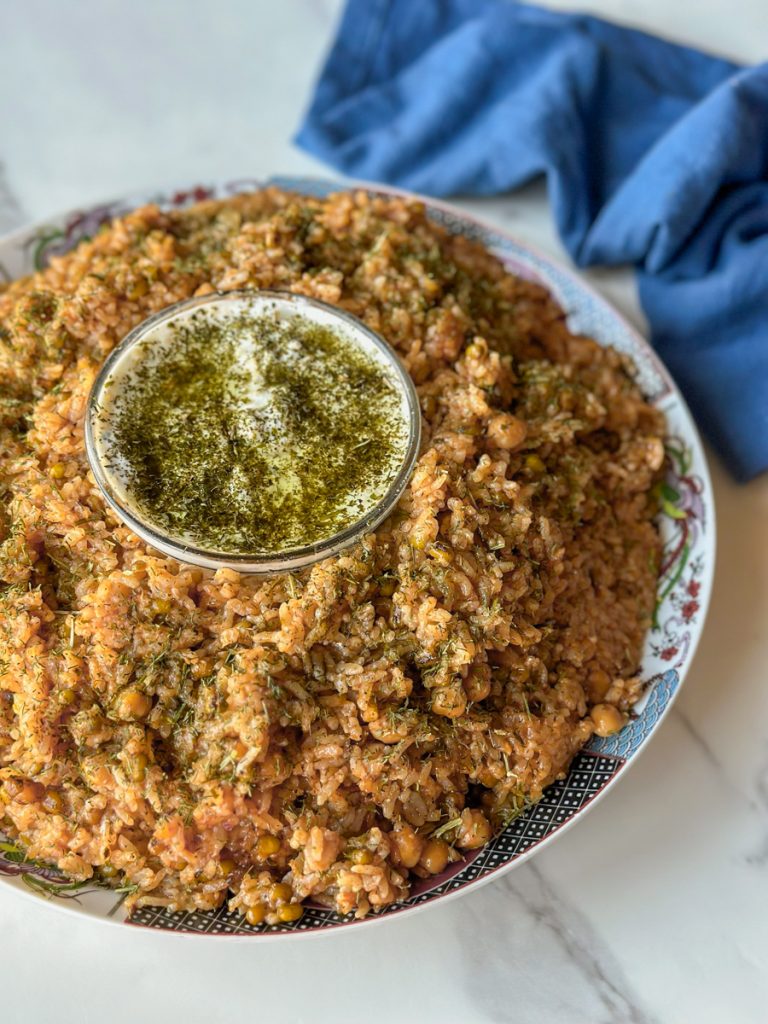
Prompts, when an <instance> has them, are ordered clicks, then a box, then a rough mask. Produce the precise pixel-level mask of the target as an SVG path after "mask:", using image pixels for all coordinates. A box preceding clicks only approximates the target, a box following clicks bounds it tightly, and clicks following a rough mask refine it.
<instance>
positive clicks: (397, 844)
mask: <svg viewBox="0 0 768 1024" xmlns="http://www.w3.org/2000/svg"><path fill="white" fill-rule="evenodd" d="M389 838H390V841H391V843H392V850H393V853H394V855H395V859H396V860H397V861H398V862H399V863H400V864H402V866H403V867H404V868H415V867H416V865H417V864H418V863H419V858H420V857H421V853H422V850H423V849H424V840H423V839H422V838H421V836H420V835H419V834H418V833H417V832H415V831H414V829H412V828H411V826H410V825H399V826H398V827H397V828H395V829H393V830H392V831H391V832H390V833H389Z"/></svg>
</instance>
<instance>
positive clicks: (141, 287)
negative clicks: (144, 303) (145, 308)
mask: <svg viewBox="0 0 768 1024" xmlns="http://www.w3.org/2000/svg"><path fill="white" fill-rule="evenodd" d="M148 291H149V283H148V281H147V279H146V278H145V277H137V278H135V280H134V281H133V283H132V284H130V285H129V286H128V288H127V289H126V293H125V294H126V298H128V299H131V300H132V301H135V300H136V299H141V298H143V297H144V296H145V295H146V294H147V292H148Z"/></svg>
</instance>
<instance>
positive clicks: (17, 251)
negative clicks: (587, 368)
mask: <svg viewBox="0 0 768 1024" xmlns="http://www.w3.org/2000/svg"><path fill="white" fill-rule="evenodd" d="M265 184H272V185H278V186H280V187H282V188H286V189H292V190H295V191H297V192H303V193H306V194H311V195H317V196H323V195H327V194H328V193H329V192H332V191H335V190H338V189H339V188H344V187H349V186H348V185H346V186H345V185H340V184H339V183H334V182H329V181H321V180H318V179H314V178H312V179H307V178H287V177H276V178H271V179H270V180H269V181H268V182H260V181H254V180H249V179H241V180H237V181H229V182H221V183H217V184H213V185H204V186H203V185H199V186H194V187H192V188H184V189H169V190H161V191H159V192H157V193H155V194H152V195H138V196H133V197H130V198H127V199H123V200H120V201H117V202H113V203H107V204H102V205H100V206H95V207H92V208H90V209H87V210H82V211H75V212H71V213H68V214H66V215H64V216H61V217H58V218H55V219H53V220H51V221H49V222H47V223H46V224H44V225H36V226H32V227H29V228H25V229H22V230H20V231H17V232H15V233H13V234H11V235H7V236H6V237H5V238H3V239H0V277H4V278H6V279H8V280H11V279H13V278H16V277H19V276H21V275H22V274H27V273H30V272H31V271H33V270H35V269H40V268H42V267H44V266H45V265H46V264H47V262H48V261H49V260H50V259H51V257H53V256H56V255H60V254H62V253H65V252H67V251H69V250H70V249H71V248H73V246H75V245H76V244H77V243H78V242H80V241H82V240H83V239H85V238H87V237H89V236H91V235H93V234H94V232H95V231H97V230H98V228H99V227H100V226H101V225H102V224H103V223H105V222H106V221H108V220H109V219H110V218H112V217H114V216H117V215H119V214H122V213H126V212H127V211H129V210H131V209H134V208H135V207H136V206H140V205H141V204H143V203H146V202H157V203H159V204H160V205H162V206H164V207H166V208H178V207H183V206H187V205H189V204H190V203H194V202H196V201H199V200H201V199H209V198H225V197H227V196H232V195H237V194H238V193H241V192H247V191H251V190H253V189H255V188H260V187H263V186H264V185H265ZM364 187H365V188H366V189H367V190H368V191H370V192H376V193H382V194H389V195H392V194H396V195H403V194H404V193H402V192H398V191H397V190H394V189H388V188H384V187H380V186H371V185H365V186H364ZM419 198H420V199H422V201H423V202H424V203H425V205H426V207H427V210H428V213H429V215H430V216H431V217H433V218H434V220H436V221H438V222H439V223H440V224H442V225H444V226H445V227H446V228H447V229H448V230H450V231H452V232H458V233H461V234H464V235H467V236H469V237H470V238H473V239H476V240H477V241H480V242H482V243H483V244H484V245H486V246H487V247H488V248H489V249H491V250H492V251H493V252H494V253H495V254H496V255H497V256H498V257H499V258H500V259H501V260H502V261H503V262H504V263H505V265H506V266H507V267H508V268H509V269H510V270H511V271H512V272H514V273H515V274H518V275H520V276H522V277H525V278H528V279H531V280H534V281H537V282H539V283H540V284H543V285H544V286H545V287H546V288H548V289H549V291H550V292H551V293H552V294H553V295H554V297H555V299H556V300H557V302H558V303H559V304H560V306H561V307H562V308H563V310H564V311H565V312H566V315H567V318H568V324H569V327H570V328H571V330H572V331H574V332H576V333H581V334H586V335H589V336H591V337H592V338H594V339H595V340H596V341H598V342H599V343H600V344H602V345H608V344H610V345H613V346H614V348H616V349H618V350H619V351H621V352H623V353H626V354H627V355H628V356H630V357H631V359H632V360H633V362H634V365H635V367H636V379H637V383H638V385H639V387H640V389H641V390H642V392H643V394H644V395H645V396H646V398H647V399H648V400H649V401H650V402H652V403H653V404H654V405H655V406H657V407H658V408H659V409H661V410H662V411H663V413H664V415H665V416H666V420H667V425H668V433H667V437H666V441H665V443H666V450H667V466H668V470H667V476H666V481H665V484H664V487H663V492H662V512H661V514H660V516H659V528H660V530H661V535H662V539H663V545H664V548H663V560H662V567H661V575H660V580H659V589H658V601H657V608H656V613H655V617H654V624H653V628H652V630H651V631H650V632H649V634H648V636H647V637H646V643H645V649H644V652H643V656H642V661H641V677H642V679H643V681H644V682H645V684H646V686H645V688H644V691H643V696H642V698H641V699H640V700H639V701H638V703H637V704H636V705H635V707H634V709H633V715H632V717H631V718H630V720H629V722H628V723H627V725H626V726H625V727H624V729H622V730H621V732H619V733H617V734H615V735H613V736H611V737H609V738H607V739H599V738H596V737H595V738H593V739H592V740H591V742H590V743H589V744H588V746H587V747H585V748H584V749H583V750H582V751H581V752H580V753H579V754H578V755H577V756H576V758H575V759H574V761H573V764H572V766H571V770H570V772H569V774H568V776H567V778H566V779H564V780H563V781H561V782H556V783H554V784H553V785H552V786H550V787H549V788H548V789H547V790H546V792H545V794H544V797H543V798H542V800H541V801H540V802H539V803H537V804H536V805H535V806H533V807H531V808H529V809H528V810H527V811H526V812H525V813H523V814H522V815H521V816H520V817H518V818H517V819H516V820H515V821H514V822H513V823H512V824H511V825H509V826H508V827H507V828H506V829H505V830H504V831H503V832H502V833H500V834H499V835H498V836H496V838H495V839H493V840H492V841H491V842H490V843H488V844H487V845H486V846H484V847H483V848H482V849H480V850H478V851H476V852H474V853H473V854H471V855H469V856H467V857H466V858H465V859H464V860H463V861H461V862H459V863H458V864H454V865H452V866H451V867H450V868H449V869H447V870H446V872H444V873H443V874H442V875H438V876H436V877H433V878H430V879H427V880H425V881H423V882H420V883H419V884H418V885H416V886H414V887H413V890H412V893H411V895H410V896H409V898H408V899H407V900H403V901H402V902H399V903H396V904H393V905H392V906H390V907H388V908H387V909H386V910H384V911H382V912H379V913H377V914H373V915H370V916H369V917H367V918H364V919H363V920H362V921H356V920H353V919H349V918H342V917H339V916H338V915H337V914H335V913H333V912H332V911H330V910H327V909H325V908H323V907H319V906H316V907H313V906H308V907H307V908H306V910H305V913H304V916H303V917H302V918H301V920H300V921H298V922H295V923H293V924H290V925H280V926H277V927H273V928H266V927H265V926H263V925H261V926H251V925H249V924H248V923H247V922H246V921H245V920H244V919H243V918H242V917H241V916H240V915H239V914H232V913H230V912H229V911H227V910H226V908H224V907H223V908H220V909H219V910H217V911H209V912H199V911H195V912H187V913H172V912H169V911H167V910H164V909H162V908H153V907H145V908H141V909H139V910H136V911H134V913H133V915H132V916H131V918H130V920H128V919H127V918H126V913H125V910H124V909H123V905H122V900H123V897H121V896H120V895H119V894H117V893H115V891H114V890H110V889H101V888H98V887H95V886H94V885H93V883H90V882H87V883H69V882H67V880H66V879H64V878H62V877H61V876H60V875H58V874H57V873H56V872H55V871H54V870H53V869H49V868H45V867H39V866H36V865H33V864H29V863H24V862H23V861H21V860H20V858H19V856H18V854H16V853H15V852H14V848H13V846H12V844H8V843H6V844H3V843H2V841H1V837H0V885H1V886H2V891H11V890H12V891H15V892H18V893H24V894H26V895H28V896H31V897H32V898H37V899H39V898H41V897H43V898H46V899H48V900H49V902H50V905H52V906H56V907H59V908H61V909H66V910H69V911H73V912H77V913H79V914H85V915H89V916H90V917H92V918H94V919H97V920H101V921H108V922H112V923H114V924H118V925H124V926H128V927H133V928H142V927H143V928H152V929H160V930H165V931H171V932H184V933H194V934H198V935H208V936H221V935H229V936H233V935H234V936H243V937H247V938H249V939H251V940H253V939H261V940H263V941H266V940H268V939H278V938H286V937H289V936H293V937H298V936H300V935H313V934H328V933H330V932H332V931H335V930H338V929H340V928H364V927H370V926H371V925H372V924H375V923H376V922H381V921H386V920H389V919H391V918H392V917H394V916H397V915H401V914H405V913H413V912H415V911H416V910H418V909H423V908H426V907H429V906H432V905H434V904H435V903H436V902H437V901H438V900H445V899H447V898H450V897H454V896H457V895H459V894H460V893H466V892H468V891H469V890H471V889H473V888H476V887H477V886H479V885H482V884H484V883H485V882H488V881H490V880H491V879H492V878H495V877H497V876H498V875H501V874H503V873H505V872H507V871H511V870H512V869H513V868H514V867H516V866H517V865H519V864H522V863H523V862H524V861H525V860H527V859H528V858H530V857H532V856H534V854H536V853H537V852H538V851H539V850H541V849H543V848H544V847H545V846H546V845H547V844H548V843H551V842H552V841H553V840H554V839H555V838H556V837H557V836H559V835H562V833H563V832H564V831H565V829H566V828H569V827H570V826H571V825H573V824H574V823H575V822H576V821H578V820H580V819H581V818H583V817H584V815H585V813H586V812H587V811H588V810H589V808H590V807H591V806H593V805H594V803H595V802H596V801H597V800H598V799H601V798H602V797H603V796H604V795H605V794H606V793H607V792H608V790H610V789H611V788H612V787H613V786H614V785H615V784H616V782H617V781H618V780H619V778H620V777H621V776H622V774H623V773H624V772H625V771H626V769H627V768H628V766H629V765H630V764H631V763H632V762H633V761H634V760H635V759H636V758H637V756H638V754H639V753H640V751H641V750H642V749H643V747H644V746H645V744H646V743H647V742H648V740H649V739H650V737H651V735H652V734H653V733H654V732H655V730H656V729H657V728H658V727H659V724H660V723H661V721H662V719H663V718H664V716H665V715H666V714H667V712H668V711H669V709H670V707H671V705H672V702H673V701H674V699H675V697H676V696H677V693H678V692H679V689H680V686H681V684H682V682H683V680H684V678H685V676H686V674H687V672H688V669H689V668H690V664H691V661H692V659H693V655H694V652H695V650H696V645H697V643H698V641H699V638H700V636H701V632H702V628H703V624H704V617H705V614H706V609H707V605H708V602H709V597H710V591H711V587H712V578H713V572H714V563H715V518H714V503H713V498H712V486H711V482H710V479H709V473H708V470H707V464H706V460H705V457H704V453H703V450H702V446H701V441H700V439H699V435H698V433H697V430H696V427H695V426H694V424H693V421H692V419H691V416H690V413H689V412H688V408H687V406H686V404H685V402H684V401H683V398H682V397H681V395H680V392H679V391H678V390H677V387H676V386H675V384H674V383H673V381H672V379H671V377H670V375H669V373H668V372H667V370H666V369H665V367H664V366H663V365H662V363H661V362H660V360H659V359H658V357H657V356H656V354H655V353H654V351H653V350H652V349H651V347H650V346H649V345H648V343H647V342H646V341H645V339H644V338H643V337H642V336H641V335H640V334H638V333H637V331H635V330H634V328H632V327H631V326H630V325H629V324H628V323H627V322H626V320H624V318H623V317H622V316H620V314H619V313H617V312H616V310H614V309H613V308H612V307H611V306H610V305H609V304H608V303H607V302H606V301H605V300H604V299H603V298H602V297H601V296H600V295H598V294H597V293H596V292H595V291H593V290H592V289H591V288H590V287H589V286H588V285H586V284H585V283H584V282H583V281H582V280H581V279H580V278H578V277H577V276H576V275H575V274H574V273H572V272H571V271H570V270H568V269H566V268H564V267H562V266H560V265H559V264H557V263H555V262H554V261H552V260H550V259H549V258H548V257H546V256H544V255H542V254H541V253H539V252H536V251H535V250H534V249H532V248H531V247H530V246H528V245H524V244H522V243H521V242H519V241H517V240H516V239H514V238H512V237H510V236H509V235H506V234H504V233H503V232H501V231H499V230H497V229H496V228H494V227H492V226H490V225H488V224H484V223H482V222H480V221H478V220H475V219H474V218H471V217H469V216H467V215H466V214H464V213H463V212H461V211H459V210H457V209H455V208H453V207H451V206H449V205H447V204H444V203H440V202H437V201H434V200H431V199H426V198H424V197H419ZM650 799H651V796H650V794H649V800H650Z"/></svg>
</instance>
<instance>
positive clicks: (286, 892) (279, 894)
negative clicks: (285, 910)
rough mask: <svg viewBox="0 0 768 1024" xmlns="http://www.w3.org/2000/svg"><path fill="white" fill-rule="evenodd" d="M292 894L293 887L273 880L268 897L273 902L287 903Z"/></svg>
mask: <svg viewBox="0 0 768 1024" xmlns="http://www.w3.org/2000/svg"><path fill="white" fill-rule="evenodd" d="M291 896H293V889H292V888H291V887H290V885H288V884H287V883H286V882H275V884H274V885H273V886H272V888H271V889H270V890H269V898H270V899H271V900H272V902H273V903H287V902H288V901H289V900H290V898H291Z"/></svg>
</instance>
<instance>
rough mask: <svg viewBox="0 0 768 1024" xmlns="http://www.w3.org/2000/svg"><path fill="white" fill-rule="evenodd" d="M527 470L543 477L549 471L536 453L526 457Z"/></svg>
mask: <svg viewBox="0 0 768 1024" xmlns="http://www.w3.org/2000/svg"><path fill="white" fill-rule="evenodd" d="M525 468H526V469H528V470H530V471H531V473H533V474H534V475H535V476H543V475H544V474H545V473H546V471H547V467H546V466H545V465H544V462H543V460H542V459H541V458H540V457H539V456H538V455H537V454H536V453H535V452H532V453H531V454H530V455H526V456H525Z"/></svg>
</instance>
